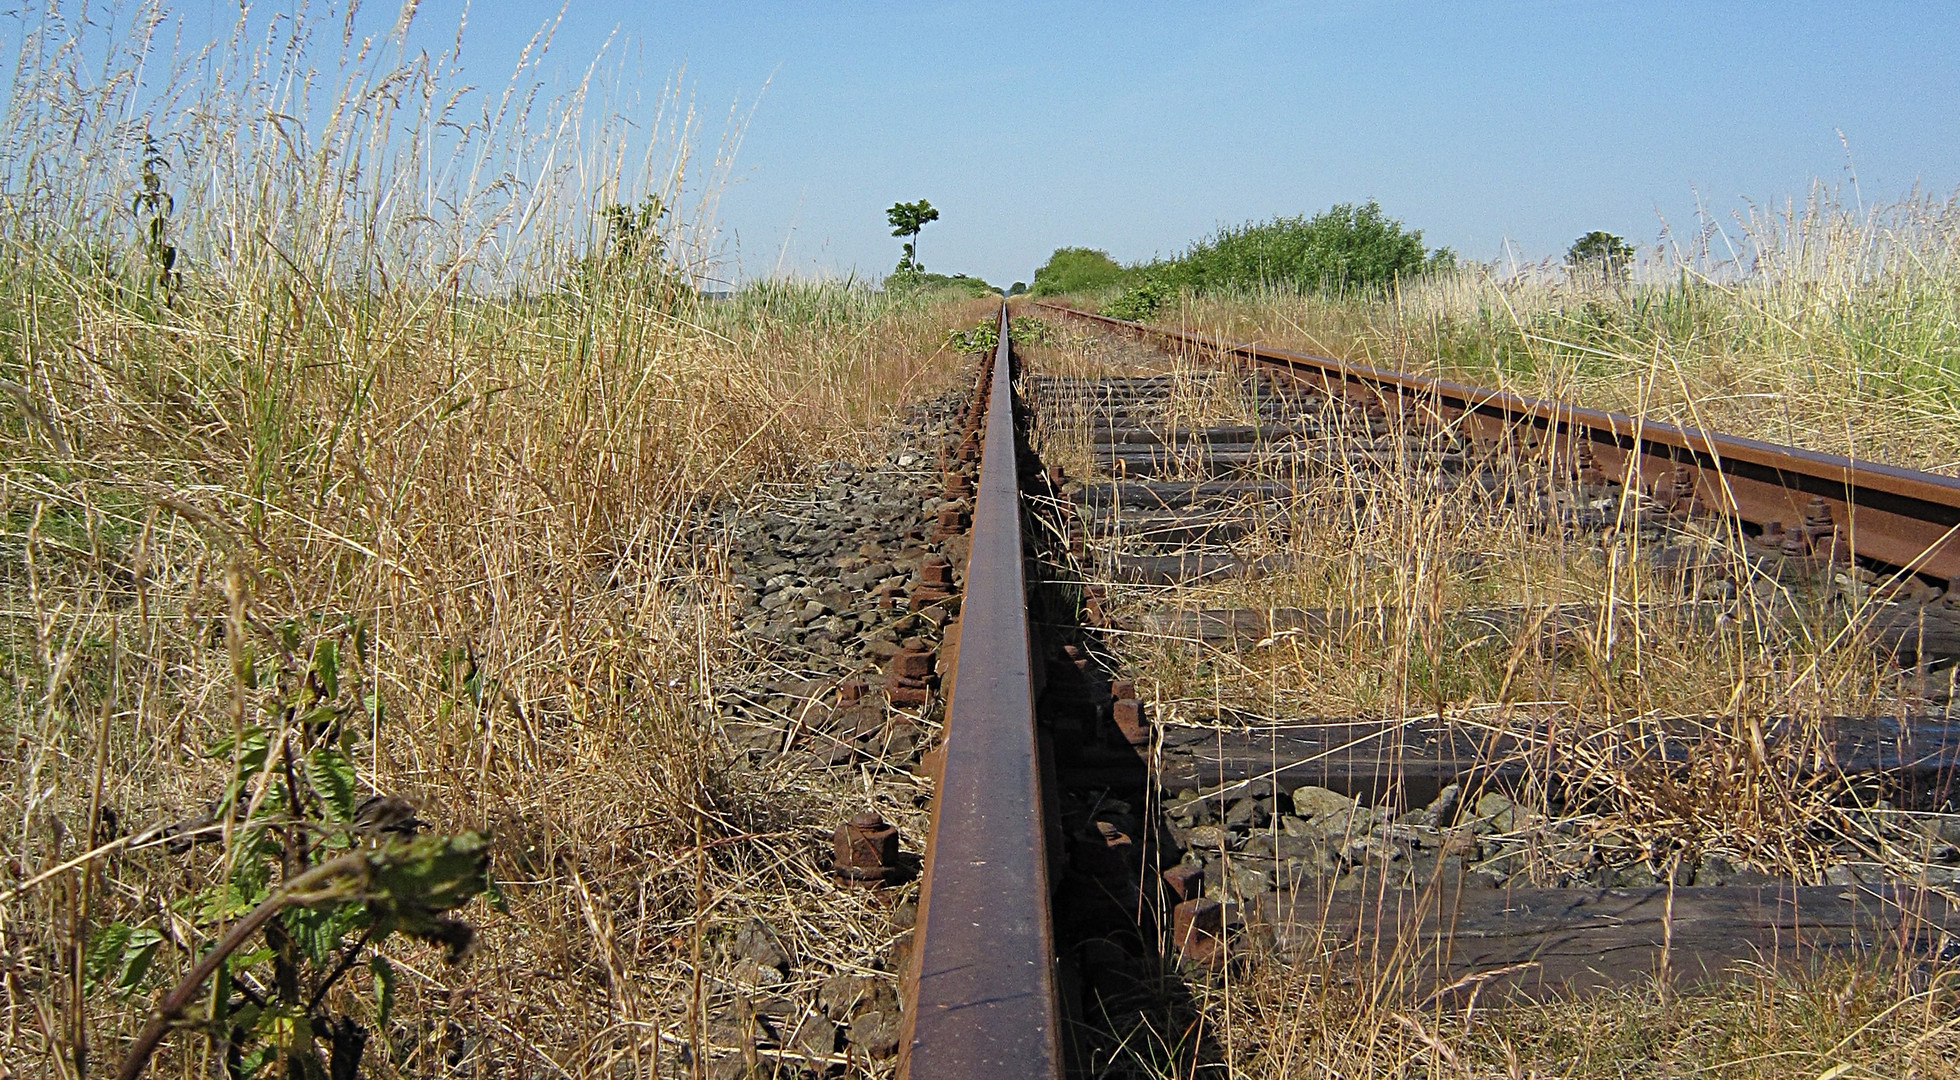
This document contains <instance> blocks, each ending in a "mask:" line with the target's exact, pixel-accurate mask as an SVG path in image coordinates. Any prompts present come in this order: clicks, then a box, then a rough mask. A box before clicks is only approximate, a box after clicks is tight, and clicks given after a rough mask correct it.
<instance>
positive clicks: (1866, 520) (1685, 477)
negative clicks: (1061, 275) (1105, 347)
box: [1035, 301, 1960, 579]
mask: <svg viewBox="0 0 1960 1080" xmlns="http://www.w3.org/2000/svg"><path fill="white" fill-rule="evenodd" d="M1035 303H1036V305H1037V306H1039V307H1044V308H1047V309H1049V310H1051V311H1055V312H1058V313H1061V314H1065V315H1072V316H1075V317H1077V318H1081V319H1087V320H1089V321H1092V322H1099V323H1103V324H1105V325H1108V326H1114V327H1118V328H1121V329H1124V330H1130V331H1137V332H1142V333H1146V334H1151V335H1155V336H1157V337H1159V338H1163V339H1166V340H1170V341H1175V342H1178V343H1181V344H1183V345H1185V346H1188V347H1191V348H1196V349H1204V350H1209V351H1213V352H1217V353H1219V354H1222V355H1230V356H1237V357H1242V358H1244V359H1247V360H1251V361H1254V362H1256V363H1264V364H1268V365H1272V366H1275V367H1279V368H1284V369H1286V370H1287V371H1289V372H1290V373H1292V374H1293V375H1294V376H1296V377H1299V378H1303V379H1305V380H1306V381H1307V382H1309V383H1317V384H1319V385H1320V386H1321V387H1322V388H1323V389H1325V390H1326V391H1327V392H1328V393H1330V394H1332V395H1336V396H1341V397H1346V398H1350V399H1356V398H1360V399H1366V398H1372V399H1374V400H1375V401H1377V402H1382V403H1385V402H1387V401H1388V400H1389V399H1391V398H1393V399H1395V401H1396V403H1397V405H1398V410H1400V409H1404V408H1407V406H1408V403H1410V402H1414V403H1417V404H1418V405H1419V406H1420V407H1421V408H1423V409H1426V410H1429V411H1432V412H1434V413H1435V414H1436V419H1437V420H1438V421H1441V422H1443V423H1454V424H1456V425H1458V427H1459V428H1460V429H1461V430H1462V431H1463V432H1464V433H1465V434H1466V435H1468V436H1469V437H1470V438H1472V439H1473V440H1475V441H1478V442H1480V443H1492V444H1494V443H1497V442H1500V441H1504V440H1508V439H1518V440H1519V442H1520V444H1522V443H1524V442H1527V441H1529V440H1530V439H1539V440H1541V441H1542V443H1544V444H1545V445H1543V446H1541V447H1540V449H1541V450H1549V452H1550V453H1551V454H1553V455H1554V456H1555V458H1556V459H1557V460H1559V461H1561V462H1565V463H1567V464H1569V465H1571V466H1572V468H1573V470H1574V471H1575V472H1582V471H1587V470H1592V471H1596V473H1597V474H1598V475H1600V476H1602V477H1604V478H1606V479H1610V480H1618V481H1620V482H1621V483H1623V484H1624V485H1625V487H1626V489H1627V490H1628V491H1634V490H1642V491H1646V490H1651V489H1652V488H1653V487H1655V486H1657V485H1658V484H1659V483H1661V482H1662V479H1663V478H1668V479H1669V480H1671V481H1672V483H1670V484H1669V486H1670V487H1672V488H1673V489H1674V490H1675V493H1676V494H1677V496H1679V497H1691V498H1692V499H1694V500H1695V501H1696V502H1698V503H1699V504H1700V505H1701V506H1702V507H1704V508H1706V509H1707V510H1709V511H1713V512H1720V513H1723V514H1726V515H1728V516H1731V517H1735V518H1739V519H1741V520H1742V521H1745V522H1748V523H1749V524H1751V525H1756V526H1759V527H1763V528H1764V529H1766V530H1767V528H1768V526H1769V525H1770V524H1771V523H1773V522H1780V523H1782V524H1783V525H1784V526H1786V527H1787V526H1788V525H1789V524H1790V523H1792V522H1797V521H1801V520H1802V519H1803V518H1804V517H1805V516H1806V513H1807V509H1808V508H1809V507H1810V506H1811V505H1812V503H1813V502H1814V501H1821V502H1822V503H1823V504H1824V506H1825V507H1826V509H1827V510H1828V511H1829V513H1830V515H1831V518H1832V520H1834V521H1835V522H1837V525H1838V528H1837V529H1836V531H1835V534H1834V536H1833V538H1832V539H1830V540H1829V541H1827V542H1826V543H1825V544H1824V545H1823V546H1822V547H1821V549H1819V548H1818V545H1817V544H1816V543H1815V539H1816V538H1809V542H1810V543H1811V547H1812V548H1814V549H1817V552H1816V553H1817V554H1818V555H1819V556H1825V557H1827V556H1829V555H1831V554H1832V553H1833V551H1834V550H1837V553H1838V554H1841V555H1848V554H1849V553H1850V552H1854V551H1855V552H1856V553H1857V554H1858V555H1859V556H1862V557H1864V558H1868V559H1872V560H1874V561H1876V562H1880V563H1884V564H1886V565H1889V566H1894V567H1899V568H1902V569H1906V570H1910V571H1912V572H1914V573H1919V574H1923V575H1926V576H1927V577H1930V578H1934V579H1940V578H1954V577H1960V479H1956V478H1954V477H1950V476H1941V475H1939V474H1937V473H1929V472H1922V471H1920V470H1917V469H1906V468H1901V467H1898V466H1894V465H1883V464H1879V463H1877V462H1872V461H1860V460H1853V459H1851V458H1847V457H1843V456H1841V455H1838V454H1827V453H1823V452H1821V451H1816V450H1804V449H1801V448H1799V447H1794V446H1783V445H1779V444H1776V443H1768V442H1762V441H1760V440H1757V439H1747V438H1743V437H1741V436H1737V435H1725V434H1722V433H1720V432H1713V431H1705V430H1700V429H1695V428H1684V427H1681V426H1679V425H1675V424H1667V423H1661V422H1658V421H1653V420H1648V419H1646V418H1645V417H1640V416H1628V415H1626V414H1624V413H1613V412H1604V411H1601V410H1597V409H1581V408H1576V407H1574V406H1570V405H1563V404H1560V403H1558V402H1555V401H1546V400H1543V399H1539V398H1530V397H1525V396H1523V395H1521V394H1513V393H1510V392H1509V391H1503V390H1484V389H1479V388H1477V387H1474V386H1467V385H1465V384H1463V383H1458V382H1453V381H1451V380H1448V379H1432V378H1427V377H1424V376H1419V375H1407V374H1403V373H1401V372H1396V371H1388V370H1385V369H1382V368H1375V367H1368V366H1366V365H1362V364H1349V363H1345V362H1343V361H1340V360H1335V359H1332V358H1330V357H1325V356H1311V355H1307V354H1303V353H1295V352H1288V351H1285V350H1281V349H1271V348H1266V347H1264V346H1261V345H1256V344H1249V343H1237V342H1229V341H1224V340H1220V339H1217V338H1213V337H1210V336H1207V335H1204V334H1198V333H1194V332H1192V331H1189V330H1178V329H1173V328H1169V327H1159V326H1148V325H1145V324H1142V323H1133V322H1127V321H1125V320H1122V319H1114V318H1111V317H1109V316H1107V315H1098V314H1096V313H1094V312H1089V311H1081V310H1078V309H1075V308H1071V307H1066V306H1062V305H1057V304H1047V303H1042V302H1040V301H1035ZM1677 470H1680V472H1677ZM1684 481H1685V482H1684Z"/></svg>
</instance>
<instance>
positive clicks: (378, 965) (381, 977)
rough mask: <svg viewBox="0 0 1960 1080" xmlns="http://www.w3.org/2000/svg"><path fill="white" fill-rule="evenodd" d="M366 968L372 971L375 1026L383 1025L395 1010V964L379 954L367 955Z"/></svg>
mask: <svg viewBox="0 0 1960 1080" xmlns="http://www.w3.org/2000/svg"><path fill="white" fill-rule="evenodd" d="M368 970H369V971H370V972H373V973H374V1011H375V1021H374V1023H375V1026H376V1027H385V1026H386V1025H387V1023H388V1015H389V1014H390V1013H392V1012H394V1011H395V965H393V964H391V963H389V962H388V958H387V957H385V956H381V955H378V954H377V955H375V956H370V957H368Z"/></svg>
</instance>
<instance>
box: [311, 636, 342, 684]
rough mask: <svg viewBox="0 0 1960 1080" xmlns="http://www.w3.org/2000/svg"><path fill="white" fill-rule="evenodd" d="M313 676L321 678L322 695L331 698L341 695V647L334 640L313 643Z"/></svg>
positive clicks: (322, 639)
mask: <svg viewBox="0 0 1960 1080" xmlns="http://www.w3.org/2000/svg"><path fill="white" fill-rule="evenodd" d="M313 674H315V675H317V676H319V678H320V689H321V691H322V693H323V694H324V695H325V696H327V697H329V698H331V697H335V696H337V695H339V693H340V646H338V645H336V644H334V640H333V639H332V638H321V639H320V640H319V641H316V642H314V643H313Z"/></svg>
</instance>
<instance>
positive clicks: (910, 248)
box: [885, 199, 939, 273]
mask: <svg viewBox="0 0 1960 1080" xmlns="http://www.w3.org/2000/svg"><path fill="white" fill-rule="evenodd" d="M885 220H886V221H889V222H891V226H892V235H893V236H909V237H911V239H910V240H908V241H907V242H906V244H905V253H904V254H903V255H900V256H899V259H898V269H899V272H900V273H908V272H909V273H919V272H920V271H923V270H924V269H925V268H926V266H925V264H924V263H922V262H920V261H919V230H920V229H923V228H925V227H926V225H927V224H929V223H931V222H934V221H938V220H939V211H937V210H934V209H933V208H932V204H931V203H929V202H927V201H925V200H924V199H920V200H919V201H918V202H910V203H893V204H892V207H891V209H889V210H887V211H885Z"/></svg>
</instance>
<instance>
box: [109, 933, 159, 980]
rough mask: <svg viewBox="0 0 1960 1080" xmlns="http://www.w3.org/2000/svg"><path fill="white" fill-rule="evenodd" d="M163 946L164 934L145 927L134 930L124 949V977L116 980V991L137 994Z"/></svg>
mask: <svg viewBox="0 0 1960 1080" xmlns="http://www.w3.org/2000/svg"><path fill="white" fill-rule="evenodd" d="M162 944H163V934H162V933H161V932H159V931H156V930H153V929H150V928H149V927H147V926H146V927H143V928H142V929H139V930H133V931H131V932H130V935H129V943H128V944H127V945H126V946H124V947H123V955H122V975H121V976H119V977H118V978H117V979H116V989H118V990H120V991H122V992H123V993H124V994H130V993H133V992H135V990H136V988H137V987H139V986H141V985H142V984H143V976H145V975H147V974H149V971H150V961H152V960H155V959H156V955H157V949H158V947H160V946H161V945H162Z"/></svg>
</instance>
